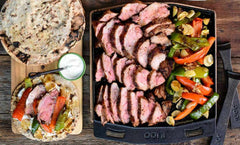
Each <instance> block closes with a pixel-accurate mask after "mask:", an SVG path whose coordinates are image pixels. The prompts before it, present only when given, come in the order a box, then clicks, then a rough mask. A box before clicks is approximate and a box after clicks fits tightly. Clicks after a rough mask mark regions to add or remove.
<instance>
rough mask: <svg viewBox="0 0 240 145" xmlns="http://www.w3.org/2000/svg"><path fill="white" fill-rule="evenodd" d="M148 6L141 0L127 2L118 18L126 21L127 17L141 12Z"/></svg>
mask: <svg viewBox="0 0 240 145" xmlns="http://www.w3.org/2000/svg"><path fill="white" fill-rule="evenodd" d="M146 6H147V5H146V4H143V3H140V2H136V3H129V4H126V5H125V6H124V7H123V8H122V10H121V13H120V15H119V16H118V18H119V19H121V20H122V21H126V20H127V19H129V18H131V17H132V16H133V15H135V14H137V13H139V12H140V11H141V10H142V9H144V8H145V7H146Z"/></svg>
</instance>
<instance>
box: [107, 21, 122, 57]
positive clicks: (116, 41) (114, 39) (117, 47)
mask: <svg viewBox="0 0 240 145" xmlns="http://www.w3.org/2000/svg"><path fill="white" fill-rule="evenodd" d="M123 30H124V25H117V24H115V25H114V27H113V29H112V32H111V34H110V36H111V37H110V40H111V44H112V46H114V47H113V49H114V51H116V52H117V53H118V54H120V55H121V56H124V54H123V51H122V44H121V41H120V36H121V34H122V33H123Z"/></svg>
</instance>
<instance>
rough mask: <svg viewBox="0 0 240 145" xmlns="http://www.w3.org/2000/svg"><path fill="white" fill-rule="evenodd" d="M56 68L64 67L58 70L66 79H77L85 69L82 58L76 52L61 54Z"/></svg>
mask: <svg viewBox="0 0 240 145" xmlns="http://www.w3.org/2000/svg"><path fill="white" fill-rule="evenodd" d="M58 68H64V69H63V70H61V71H60V75H61V76H62V77H63V78H65V79H67V80H76V79H79V78H80V77H81V76H82V75H83V74H84V73H85V69H86V65H85V62H84V60H83V58H82V57H81V56H80V55H78V54H76V53H67V54H65V55H63V56H62V57H61V58H60V60H59V62H58Z"/></svg>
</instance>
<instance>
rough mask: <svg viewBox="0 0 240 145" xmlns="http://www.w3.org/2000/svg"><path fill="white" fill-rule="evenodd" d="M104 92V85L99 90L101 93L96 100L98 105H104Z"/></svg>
mask: <svg viewBox="0 0 240 145" xmlns="http://www.w3.org/2000/svg"><path fill="white" fill-rule="evenodd" d="M103 91H104V85H102V86H101V87H100V89H99V93H98V96H97V99H96V103H97V104H102V100H103Z"/></svg>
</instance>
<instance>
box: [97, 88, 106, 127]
mask: <svg viewBox="0 0 240 145" xmlns="http://www.w3.org/2000/svg"><path fill="white" fill-rule="evenodd" d="M104 87H105V86H103V85H102V86H101V87H100V89H99V94H98V96H97V99H96V104H97V105H96V106H95V112H96V114H97V115H98V116H99V117H101V122H102V124H103V125H104V124H106V123H107V120H106V117H105V113H104V110H103V106H102V101H103V91H104Z"/></svg>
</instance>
